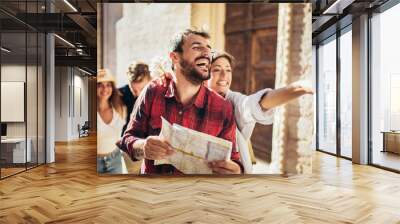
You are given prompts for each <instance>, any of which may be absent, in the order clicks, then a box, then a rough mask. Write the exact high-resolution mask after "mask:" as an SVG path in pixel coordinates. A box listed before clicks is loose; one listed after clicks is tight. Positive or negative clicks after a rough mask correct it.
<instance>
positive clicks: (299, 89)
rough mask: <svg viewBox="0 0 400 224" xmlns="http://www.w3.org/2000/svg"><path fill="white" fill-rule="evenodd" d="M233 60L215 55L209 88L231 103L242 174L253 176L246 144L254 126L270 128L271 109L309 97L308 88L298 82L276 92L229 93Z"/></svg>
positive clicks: (230, 57)
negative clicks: (302, 97)
mask: <svg viewBox="0 0 400 224" xmlns="http://www.w3.org/2000/svg"><path fill="white" fill-rule="evenodd" d="M233 62H234V58H233V56H231V55H230V54H228V53H226V52H218V53H216V54H214V56H213V59H212V62H211V69H210V73H211V78H210V80H209V82H208V86H209V87H210V88H211V89H213V90H214V91H216V92H217V93H219V94H220V95H222V96H224V97H225V98H226V99H228V100H229V101H231V102H232V104H233V106H234V111H235V119H236V124H237V127H238V129H237V130H236V143H237V146H238V147H236V148H237V149H239V151H240V156H241V160H242V163H243V166H244V168H245V173H252V163H251V159H250V154H249V150H248V141H249V139H250V137H251V134H252V132H253V130H254V127H255V124H256V123H260V124H264V125H267V124H272V122H273V108H274V107H276V106H280V105H283V104H285V103H287V102H289V101H290V100H292V99H295V98H298V97H300V96H302V95H304V94H312V93H313V90H312V88H310V87H306V86H305V85H303V84H301V83H299V82H297V83H292V84H291V85H289V86H286V87H282V88H279V89H275V90H272V89H268V88H266V89H262V90H260V91H258V92H256V93H254V94H252V95H249V96H247V95H244V94H242V93H239V92H234V91H231V90H230V89H229V88H230V85H231V82H232V70H233Z"/></svg>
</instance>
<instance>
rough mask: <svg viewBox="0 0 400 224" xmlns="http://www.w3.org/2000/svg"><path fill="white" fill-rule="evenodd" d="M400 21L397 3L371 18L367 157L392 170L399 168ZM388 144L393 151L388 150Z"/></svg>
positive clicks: (376, 163) (399, 7)
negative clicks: (370, 148) (370, 147)
mask: <svg viewBox="0 0 400 224" xmlns="http://www.w3.org/2000/svg"><path fill="white" fill-rule="evenodd" d="M399 21H400V5H399V4H398V5H395V6H393V7H392V8H390V9H388V10H386V11H384V12H382V13H380V14H375V15H373V17H372V18H371V29H372V32H371V35H372V36H371V41H372V43H371V60H372V61H371V68H372V72H371V102H370V103H371V110H372V111H371V115H370V116H371V122H372V124H371V135H372V136H371V137H372V139H371V140H372V155H370V156H371V157H372V163H373V164H375V165H379V166H384V167H387V168H391V169H395V170H400V155H399V154H398V153H400V150H399V152H397V153H396V149H399V148H400V132H399V133H398V134H396V133H392V131H399V130H400V100H399V96H400V63H399V56H398V53H399V52H400V44H399V40H400V32H399V31H398V29H397V27H398V22H399ZM385 132H386V133H385ZM385 135H386V136H387V137H388V138H387V139H384V136H385ZM396 136H397V137H396ZM389 145H391V146H392V147H393V149H394V150H390V149H389V147H388V146H389ZM393 152H395V153H393Z"/></svg>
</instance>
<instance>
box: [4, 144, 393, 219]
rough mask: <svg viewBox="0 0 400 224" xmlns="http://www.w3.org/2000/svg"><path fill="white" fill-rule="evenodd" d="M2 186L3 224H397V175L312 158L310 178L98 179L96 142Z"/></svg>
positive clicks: (64, 148) (61, 149)
mask: <svg viewBox="0 0 400 224" xmlns="http://www.w3.org/2000/svg"><path fill="white" fill-rule="evenodd" d="M56 151H57V153H56V158H57V161H56V163H55V164H50V165H46V166H41V167H39V168H36V169H33V170H30V171H28V172H26V173H22V174H19V175H17V176H13V177H10V178H8V179H5V180H2V181H0V223H45V222H47V223H373V224H377V223H384V224H386V223H400V175H398V174H395V173H391V172H387V171H383V170H380V169H377V168H374V167H368V166H359V165H352V164H351V162H350V161H347V160H343V159H337V158H335V157H332V156H329V155H325V154H322V153H316V154H315V158H314V168H313V169H314V172H313V174H312V175H311V176H294V177H281V176H247V177H211V178H210V177H180V178H176V177H134V176H106V177H100V176H97V174H96V168H95V157H96V142H95V138H94V137H89V138H84V139H82V140H81V141H76V142H71V143H69V144H58V145H57V150H56Z"/></svg>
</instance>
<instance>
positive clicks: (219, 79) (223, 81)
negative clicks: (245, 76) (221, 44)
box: [208, 57, 232, 96]
mask: <svg viewBox="0 0 400 224" xmlns="http://www.w3.org/2000/svg"><path fill="white" fill-rule="evenodd" d="M231 82H232V67H231V63H230V62H229V60H228V59H226V58H225V57H220V58H218V59H217V60H215V61H214V62H213V63H212V65H211V78H210V80H209V82H208V86H209V87H210V88H211V89H212V90H214V91H216V92H217V93H218V94H220V95H222V96H225V95H226V92H227V91H228V90H229V87H230V86H231Z"/></svg>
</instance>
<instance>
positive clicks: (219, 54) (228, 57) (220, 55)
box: [211, 51, 235, 69]
mask: <svg viewBox="0 0 400 224" xmlns="http://www.w3.org/2000/svg"><path fill="white" fill-rule="evenodd" d="M219 58H225V59H226V60H228V61H229V64H230V65H231V68H232V69H233V67H234V66H235V58H234V57H233V56H232V55H230V54H228V53H227V52H224V51H219V52H215V53H214V54H213V56H212V60H211V64H212V63H214V62H215V61H216V60H217V59H219Z"/></svg>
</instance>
